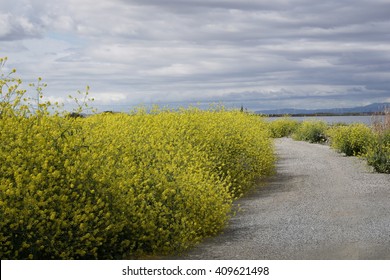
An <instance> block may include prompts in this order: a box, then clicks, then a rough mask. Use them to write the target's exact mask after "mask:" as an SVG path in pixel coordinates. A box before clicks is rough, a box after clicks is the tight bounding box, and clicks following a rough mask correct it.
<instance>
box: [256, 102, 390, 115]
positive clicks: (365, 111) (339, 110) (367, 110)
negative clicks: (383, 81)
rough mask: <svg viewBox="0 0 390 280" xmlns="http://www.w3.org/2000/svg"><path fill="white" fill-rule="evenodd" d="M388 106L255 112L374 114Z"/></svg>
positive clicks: (282, 113) (375, 104)
mask: <svg viewBox="0 0 390 280" xmlns="http://www.w3.org/2000/svg"><path fill="white" fill-rule="evenodd" d="M386 108H390V102H383V103H372V104H369V105H366V106H358V107H351V108H329V109H295V108H283V109H273V110H258V111H256V112H255V113H256V114H265V115H313V114H330V115H343V114H373V113H380V112H384V110H385V109H386Z"/></svg>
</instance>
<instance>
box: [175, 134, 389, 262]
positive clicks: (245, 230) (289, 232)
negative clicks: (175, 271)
mask: <svg viewBox="0 0 390 280" xmlns="http://www.w3.org/2000/svg"><path fill="white" fill-rule="evenodd" d="M275 143H276V151H277V155H278V163H277V174H276V175H275V176H274V177H272V178H271V179H270V180H269V181H268V182H267V183H266V185H265V186H259V187H258V188H256V189H255V190H254V191H253V192H251V193H250V194H248V195H247V196H245V197H244V198H242V199H241V200H240V201H239V203H240V204H241V209H242V210H241V211H240V212H239V213H238V214H237V215H236V216H235V217H234V218H233V219H232V220H231V222H230V225H229V226H228V227H227V228H226V229H225V231H224V233H223V234H221V235H219V236H217V237H214V238H210V239H208V240H207V241H206V242H204V243H202V244H201V245H199V246H198V247H196V248H195V249H193V250H191V251H189V252H187V254H185V255H182V256H179V257H178V258H184V259H390V234H389V225H390V214H389V213H390V203H389V201H390V176H389V175H388V174H378V173H375V172H373V171H372V170H371V169H370V167H368V166H367V163H366V162H365V161H364V160H362V159H359V158H356V157H346V156H344V155H342V154H340V153H337V152H336V151H334V150H332V149H331V148H329V147H328V146H325V145H320V144H309V143H307V142H301V141H294V140H292V139H290V138H280V139H276V140H275Z"/></svg>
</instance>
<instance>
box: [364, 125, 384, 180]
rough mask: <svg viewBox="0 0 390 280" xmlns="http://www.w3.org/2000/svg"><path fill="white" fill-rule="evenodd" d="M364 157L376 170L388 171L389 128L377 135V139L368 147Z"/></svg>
mask: <svg viewBox="0 0 390 280" xmlns="http://www.w3.org/2000/svg"><path fill="white" fill-rule="evenodd" d="M366 158H367V162H368V164H369V165H371V166H373V167H374V169H375V170H376V171H377V172H381V173H390V130H387V131H384V132H383V133H381V134H378V135H377V140H376V141H375V142H373V143H371V145H369V147H368V151H367V153H366Z"/></svg>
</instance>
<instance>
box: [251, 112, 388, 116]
mask: <svg viewBox="0 0 390 280" xmlns="http://www.w3.org/2000/svg"><path fill="white" fill-rule="evenodd" d="M384 114H385V113H384V112H365V113H344V114H333V113H313V114H261V113H259V115H263V116H266V117H286V116H288V117H339V116H383V115H384Z"/></svg>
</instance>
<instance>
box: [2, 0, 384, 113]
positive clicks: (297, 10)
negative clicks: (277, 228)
mask: <svg viewBox="0 0 390 280" xmlns="http://www.w3.org/2000/svg"><path fill="white" fill-rule="evenodd" d="M0 4H1V5H0V56H8V57H9V63H8V64H9V67H12V68H13V67H15V68H17V69H18V73H19V74H20V76H22V77H24V78H26V79H27V82H29V81H34V79H36V78H37V77H38V76H42V77H43V78H44V80H45V82H47V83H48V84H49V86H48V88H47V90H46V95H48V96H49V97H50V98H52V99H57V100H58V99H62V98H65V97H66V96H67V95H68V94H69V93H74V92H76V91H77V90H82V89H84V88H85V86H86V85H89V86H90V87H91V95H94V96H95V98H96V102H95V106H96V107H100V108H101V109H102V110H128V109H129V108H131V107H132V106H136V105H139V104H146V105H148V104H151V103H157V104H161V105H167V104H169V105H171V106H180V105H186V104H188V103H192V104H197V103H198V104H209V103H214V102H222V103H224V104H226V105H227V106H235V107H239V106H241V105H243V106H245V107H247V108H248V109H251V110H258V109H274V108H282V107H295V108H326V107H352V106H357V105H366V104H369V103H374V102H385V101H390V32H389V31H388V30H390V18H389V16H388V11H390V1H387V0H356V1H352V0H341V1H336V0H331V1H325V2H324V1H309V0H295V1H286V0H276V1H262V0H258V1H228V0H224V1H223V0H208V1H206V0H187V1H184V0H181V1H179V0H132V1H125V0H111V1H109V0H101V1H92V0H77V1H75V0H64V1H44V0H35V1H32V0H14V1H11V2H10V1H5V0H0Z"/></svg>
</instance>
